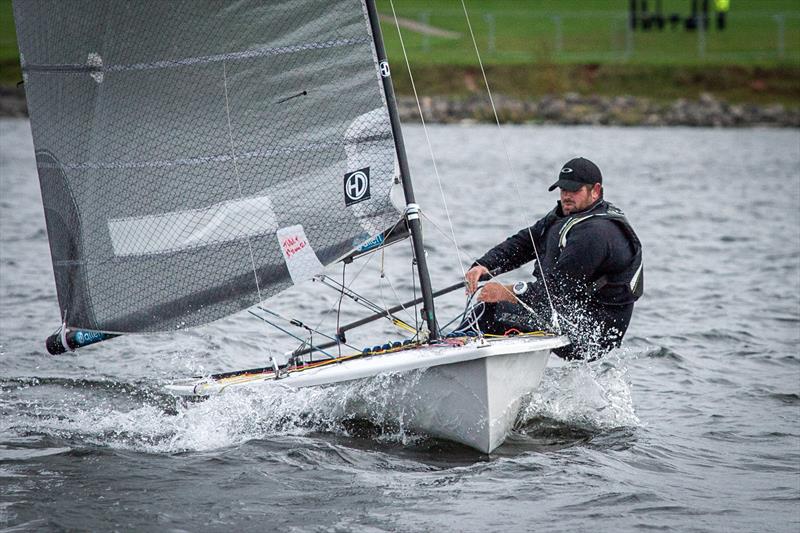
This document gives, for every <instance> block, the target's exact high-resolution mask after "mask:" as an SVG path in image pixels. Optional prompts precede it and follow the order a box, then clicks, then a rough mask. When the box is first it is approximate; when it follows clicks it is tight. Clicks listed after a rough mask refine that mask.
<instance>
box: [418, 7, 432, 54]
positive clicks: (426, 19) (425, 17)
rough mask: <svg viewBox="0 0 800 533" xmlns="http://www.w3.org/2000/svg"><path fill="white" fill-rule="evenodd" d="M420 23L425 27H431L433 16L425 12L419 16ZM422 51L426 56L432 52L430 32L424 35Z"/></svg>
mask: <svg viewBox="0 0 800 533" xmlns="http://www.w3.org/2000/svg"><path fill="white" fill-rule="evenodd" d="M419 21H420V22H421V23H422V25H423V26H430V23H431V14H430V13H429V12H427V11H423V12H422V13H420V14H419ZM422 51H423V52H425V53H426V54H427V53H428V52H430V51H431V36H430V34H429V33H428V32H423V33H422Z"/></svg>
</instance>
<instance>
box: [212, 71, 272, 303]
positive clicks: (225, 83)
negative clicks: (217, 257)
mask: <svg viewBox="0 0 800 533" xmlns="http://www.w3.org/2000/svg"><path fill="white" fill-rule="evenodd" d="M222 85H223V87H224V89H225V117H226V118H227V120H228V138H229V140H230V143H231V157H232V158H233V175H234V176H236V186H237V187H238V189H239V197H240V198H243V197H244V193H243V192H242V180H241V178H240V177H239V162H238V159H237V157H236V146H235V144H234V142H233V127H232V126H231V105H230V100H229V99H228V67H227V64H226V62H225V61H223V62H222ZM247 249H248V250H250V265H251V266H252V267H253V277H254V278H255V280H256V291H258V301H259V302H262V301H264V298H262V296H261V286H260V285H259V283H258V271H257V270H256V258H255V254H253V245H252V244H250V237H249V236H248V237H247Z"/></svg>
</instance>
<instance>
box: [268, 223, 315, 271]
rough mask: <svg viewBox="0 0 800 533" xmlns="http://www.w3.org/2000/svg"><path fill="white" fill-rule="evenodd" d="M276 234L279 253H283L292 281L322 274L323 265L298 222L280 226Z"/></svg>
mask: <svg viewBox="0 0 800 533" xmlns="http://www.w3.org/2000/svg"><path fill="white" fill-rule="evenodd" d="M276 235H277V236H278V244H279V245H280V247H281V253H283V260H284V261H286V266H287V267H288V268H289V275H290V276H292V283H294V284H295V285H297V284H298V283H300V282H303V281H308V280H310V279H311V278H313V277H314V276H316V275H318V274H322V272H323V270H324V268H325V267H323V266H322V263H321V262H320V260H319V258H318V257H317V254H316V252H314V249H313V248H312V247H311V243H310V242H309V240H308V237H306V232H305V231H304V230H303V226H301V225H299V224H298V225H296V226H289V227H286V228H281V229H279V230H278V231H277V232H276Z"/></svg>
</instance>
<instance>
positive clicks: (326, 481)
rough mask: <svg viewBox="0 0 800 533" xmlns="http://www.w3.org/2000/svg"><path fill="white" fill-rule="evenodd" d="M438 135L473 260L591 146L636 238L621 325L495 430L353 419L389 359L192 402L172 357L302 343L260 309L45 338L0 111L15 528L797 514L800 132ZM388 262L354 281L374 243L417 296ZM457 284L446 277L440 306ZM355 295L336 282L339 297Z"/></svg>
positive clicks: (312, 310) (309, 294) (23, 173)
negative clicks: (488, 448)
mask: <svg viewBox="0 0 800 533" xmlns="http://www.w3.org/2000/svg"><path fill="white" fill-rule="evenodd" d="M405 133H406V140H407V145H408V150H409V154H410V158H411V167H412V173H413V175H414V176H415V186H416V189H417V195H418V201H419V203H420V204H421V205H422V207H423V209H424V210H425V212H426V214H427V216H428V217H429V220H428V221H426V225H425V232H426V237H427V243H428V244H427V248H428V251H429V262H430V264H431V269H432V271H433V283H434V287H443V286H445V285H449V284H451V283H453V282H455V281H456V280H457V279H458V278H459V276H460V275H461V267H460V266H459V261H458V258H457V255H456V253H455V251H454V248H453V246H452V244H451V243H450V241H449V239H448V238H447V235H449V232H450V229H449V225H448V222H447V216H446V213H445V210H444V208H443V202H442V197H441V194H440V190H439V185H438V183H437V180H436V177H435V172H434V167H433V165H432V159H431V155H430V152H429V150H428V147H427V144H426V141H425V135H424V134H423V130H422V129H421V128H420V127H414V126H410V127H407V128H405ZM430 137H431V141H432V145H433V154H434V155H435V157H436V168H438V172H439V174H440V177H441V180H442V187H443V189H444V190H445V192H446V199H447V206H448V208H449V214H450V217H451V219H452V221H453V223H454V226H455V236H456V240H457V242H458V245H459V247H460V249H461V252H462V254H463V256H464V257H465V261H468V260H469V259H468V258H474V257H477V256H479V255H481V254H482V253H483V252H484V251H485V250H486V249H488V248H489V247H490V246H492V245H494V244H495V243H497V242H499V241H500V240H501V239H503V238H505V237H506V236H507V235H509V234H511V233H512V232H516V231H517V230H518V229H520V228H521V227H523V226H525V225H526V224H529V223H531V222H532V221H533V220H534V219H535V218H538V217H539V216H541V215H543V214H544V213H545V212H546V211H547V210H549V209H550V208H551V207H552V204H553V203H554V201H555V199H556V197H555V193H548V192H547V186H548V185H550V183H552V182H553V181H554V179H555V176H556V174H557V172H558V170H559V169H560V166H561V164H562V163H563V162H564V161H567V160H568V159H570V158H572V157H573V156H576V155H584V156H586V157H589V158H590V159H593V160H594V161H596V162H597V163H598V164H599V165H600V167H601V169H602V170H603V174H604V177H605V187H606V196H607V198H608V199H609V200H611V201H612V202H614V203H615V204H616V205H618V206H619V207H621V208H623V209H624V210H625V211H626V213H627V214H628V216H629V218H630V220H631V221H632V223H633V225H634V227H635V228H636V229H637V231H638V233H639V235H640V237H641V239H642V241H643V242H644V246H645V264H646V272H647V273H646V287H645V289H646V294H645V297H644V299H643V300H641V301H640V303H639V304H637V307H636V311H635V313H634V317H633V320H632V323H631V327H630V329H629V331H628V335H627V337H626V342H625V345H624V346H623V348H622V349H620V350H617V351H616V352H614V353H612V354H611V355H610V356H609V357H607V358H606V360H605V361H603V362H599V363H592V364H576V365H570V366H565V367H560V368H550V369H548V371H547V373H546V375H545V378H544V380H543V383H542V385H541V386H540V388H539V389H538V390H537V392H536V393H535V394H534V395H533V396H532V397H530V398H529V399H527V400H526V402H525V403H524V406H523V410H522V412H521V413H520V419H519V425H518V428H517V429H516V431H515V433H514V434H513V435H512V436H511V437H510V438H509V439H508V441H507V442H506V443H505V444H504V445H503V446H501V447H500V448H499V449H498V450H497V451H496V452H495V453H493V454H491V455H489V456H487V455H482V454H479V453H477V452H474V451H472V450H469V449H466V448H463V447H461V446H458V445H455V444H450V443H447V442H442V441H437V440H434V439H430V438H427V437H425V436H424V435H414V434H410V433H408V432H406V431H404V430H403V429H402V428H401V427H398V426H397V425H396V424H393V423H392V420H391V419H390V418H391V417H390V416H389V415H387V416H385V417H384V420H381V421H380V422H382V423H381V424H380V425H376V424H367V423H365V422H358V421H353V420H351V419H350V418H349V417H348V416H347V412H346V409H345V408H343V406H344V405H346V401H347V399H348V398H349V397H351V396H352V395H354V394H356V395H361V396H362V397H364V396H366V397H368V398H369V401H371V402H374V404H375V411H376V412H380V407H381V405H382V402H386V400H388V399H389V398H390V397H391V395H392V391H391V390H384V389H383V388H382V387H381V386H380V383H367V384H364V385H342V386H339V387H334V388H330V389H325V390H321V391H320V390H311V391H309V390H306V391H300V392H296V393H286V394H282V395H278V394H276V393H274V392H265V391H251V392H246V393H236V394H229V395H223V396H220V397H217V398H214V399H211V400H208V401H204V402H198V403H182V402H178V401H176V400H175V399H174V398H172V397H170V396H168V395H166V394H164V393H163V391H162V389H161V385H162V384H163V383H164V382H165V381H166V380H168V379H170V378H173V377H179V376H188V375H194V374H196V373H199V372H209V371H222V370H231V369H238V368H246V367H252V366H261V365H263V364H264V363H265V361H266V358H267V357H268V356H269V354H270V353H271V351H273V350H274V351H275V352H282V351H284V350H287V349H291V348H293V347H294V346H295V344H294V341H292V340H291V339H290V338H288V337H286V336H285V335H283V334H280V333H278V332H276V331H274V330H270V329H268V328H267V327H266V326H265V325H264V324H262V323H261V322H259V321H258V320H256V319H255V318H253V317H251V316H250V315H248V314H246V313H243V314H240V315H237V316H234V317H231V318H228V319H225V320H222V321H219V322H216V323H214V324H211V325H208V326H205V327H202V328H198V329H195V330H190V331H181V332H176V333H175V334H169V335H167V334H163V335H149V336H136V337H133V336H132V337H124V338H119V339H115V340H113V341H109V342H106V343H104V344H100V345H98V346H96V347H93V348H88V349H85V350H83V351H81V352H79V353H77V354H74V355H68V356H61V357H56V358H53V357H49V356H47V355H46V354H45V353H44V345H43V340H44V338H45V337H46V336H47V335H49V334H50V333H52V332H53V331H54V330H55V329H56V328H57V327H58V324H59V313H58V308H57V304H56V298H55V289H54V282H53V274H52V267H51V264H50V254H49V248H48V244H47V237H46V233H45V229H44V227H45V226H44V217H43V210H42V207H41V203H40V193H39V189H38V179H37V176H36V169H35V164H34V158H33V147H32V142H31V139H30V130H29V126H28V123H27V122H26V121H24V120H0V180H1V181H0V528H8V530H13V531H27V530H36V531H61V530H73V529H79V530H151V531H156V530H158V531H161V530H163V531H229V530H231V529H236V530H241V531H262V530H280V531H351V530H358V531H478V532H485V531H525V530H528V531H533V530H552V531H586V530H594V531H618V530H652V529H663V530H680V531H792V532H796V531H798V528H800V505H799V504H800V354H799V353H798V350H800V348H798V346H799V345H800V209H798V206H800V132H798V131H797V130H761V129H746V130H706V129H646V128H635V129H617V128H589V127H586V128H575V127H534V126H524V127H523V126H521V127H508V128H504V129H503V130H502V131H501V132H498V130H497V128H496V127H492V126H439V127H432V128H430ZM506 154H508V155H506ZM434 223H435V224H436V227H434ZM437 227H438V228H440V229H441V233H440V231H439V229H437ZM383 263H384V273H385V277H384V278H381V277H380V270H381V257H380V256H379V255H376V256H373V258H372V259H370V260H369V262H365V261H361V262H360V263H359V264H356V265H354V266H352V267H350V268H349V269H348V272H347V276H348V282H349V281H350V280H352V279H353V278H354V277H355V276H356V274H357V273H359V270H360V269H362V267H363V271H360V273H359V274H358V279H356V280H355V284H354V287H356V289H357V290H358V291H359V292H363V293H365V294H369V295H371V296H373V297H374V298H376V299H378V300H379V301H384V300H385V301H386V302H387V303H388V304H389V305H392V304H393V303H395V302H396V301H397V296H395V292H396V293H397V294H398V295H399V297H400V298H402V299H407V298H410V297H411V294H412V290H413V287H412V284H411V279H410V274H411V267H410V262H409V249H408V244H407V243H403V244H399V245H397V246H396V247H395V248H393V249H392V250H390V251H389V252H388V253H387V254H386V257H385V259H384V262H383ZM364 265H366V266H364ZM331 272H332V273H335V274H336V275H340V273H341V271H340V270H337V269H336V268H334V269H332V270H331ZM527 276H528V272H527V270H525V269H522V270H520V271H518V272H515V273H512V274H508V275H506V276H505V278H506V279H526V278H527ZM284 296H285V297H284V298H279V299H277V300H275V301H271V302H269V303H268V305H269V306H270V308H272V309H275V310H277V311H279V312H281V313H283V314H285V315H289V316H296V317H299V318H301V319H304V320H306V321H308V322H310V323H312V324H316V323H320V324H321V328H322V329H323V330H325V331H331V330H333V329H334V328H335V321H336V317H335V313H331V312H329V310H330V309H331V308H332V307H335V304H336V303H337V298H336V294H334V293H332V292H331V291H327V292H326V290H325V289H322V288H320V287H319V286H317V285H315V284H312V285H310V286H299V287H295V288H293V289H291V290H290V291H287V293H285V295H284ZM463 304H464V297H463V295H461V294H453V295H451V296H450V297H449V298H445V299H443V300H442V301H441V302H440V303H439V307H438V309H439V316H440V317H452V316H455V314H456V313H458V312H459V311H460V309H461V307H462V306H463ZM358 316H361V312H360V310H359V309H358V307H357V306H356V305H355V304H349V303H348V302H345V303H344V304H343V310H342V320H350V319H352V318H356V317H358ZM376 337H377V338H379V339H397V338H399V333H398V332H397V331H395V330H393V328H392V326H391V325H388V323H387V324H384V323H374V324H373V325H372V326H371V327H369V328H366V329H365V330H364V332H362V333H361V337H358V336H356V335H354V336H353V338H354V339H355V340H356V342H362V341H361V340H360V339H363V343H364V344H365V345H367V344H375V342H374V339H375V338H376ZM359 387H362V388H361V389H359ZM363 387H367V389H363ZM365 390H366V393H365ZM386 418H389V419H388V420H387V419H386ZM373 422H376V421H373Z"/></svg>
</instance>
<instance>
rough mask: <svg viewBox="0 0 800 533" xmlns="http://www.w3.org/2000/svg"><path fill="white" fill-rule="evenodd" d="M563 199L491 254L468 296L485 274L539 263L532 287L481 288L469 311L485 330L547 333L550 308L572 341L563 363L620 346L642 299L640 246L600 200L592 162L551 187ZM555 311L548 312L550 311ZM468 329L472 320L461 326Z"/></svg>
mask: <svg viewBox="0 0 800 533" xmlns="http://www.w3.org/2000/svg"><path fill="white" fill-rule="evenodd" d="M557 187H558V188H559V189H560V190H561V200H560V201H559V202H557V204H556V207H555V208H554V209H553V210H552V211H551V212H550V213H548V214H547V216H545V217H544V218H542V219H541V220H539V221H538V222H536V224H534V225H533V226H531V227H530V228H525V229H523V230H522V231H520V232H519V233H517V234H516V235H512V236H511V237H509V238H508V239H506V240H505V242H502V243H500V244H498V245H497V246H495V247H494V248H492V249H491V250H489V251H488V252H487V253H486V254H485V255H484V256H483V257H481V258H480V259H478V260H477V261H476V262H475V263H474V264H473V266H472V268H470V270H469V271H468V272H467V274H466V280H467V292H468V293H469V294H472V293H474V292H475V290H476V289H477V284H478V280H479V279H480V277H481V276H483V275H486V274H488V273H489V271H493V272H494V273H495V274H499V273H503V272H509V271H511V270H514V269H516V268H519V267H520V266H522V265H524V264H526V263H528V262H530V261H533V260H535V259H537V256H538V261H537V265H536V267H535V269H534V271H533V275H534V276H535V277H537V278H538V279H537V281H536V282H530V283H525V282H518V283H516V284H514V285H502V284H500V283H497V282H489V283H486V284H485V285H484V286H483V288H482V289H481V292H480V294H479V295H478V301H479V304H478V305H476V306H475V308H473V310H472V315H473V317H474V318H473V323H472V327H474V326H475V324H474V321H477V326H478V329H480V330H481V331H482V332H483V333H492V334H497V335H502V334H504V333H506V332H508V331H510V330H517V331H526V330H527V331H532V330H537V329H552V326H553V322H552V320H551V319H552V310H555V312H556V313H557V314H558V321H559V324H560V326H561V328H563V330H564V332H565V333H566V334H567V335H568V336H569V337H570V340H571V341H572V344H571V345H570V346H566V347H564V348H559V349H558V350H556V354H558V355H559V356H561V357H564V358H566V359H584V358H588V359H595V358H597V357H600V356H602V355H603V354H605V353H606V352H608V351H609V350H611V349H612V348H614V347H617V346H619V344H620V343H621V342H622V337H623V336H624V335H625V331H626V330H627V328H628V324H629V323H630V319H631V314H632V313H633V304H634V302H635V301H636V300H637V299H639V297H640V296H641V294H642V290H643V284H644V279H643V276H642V245H641V242H640V241H639V238H638V237H637V236H636V233H635V232H634V231H633V228H632V227H631V225H630V224H629V223H628V221H627V219H626V218H625V215H624V214H623V213H622V211H620V210H619V209H617V208H616V207H614V206H613V205H611V204H610V203H608V202H606V201H605V200H604V199H603V177H602V175H601V173H600V169H599V168H597V165H595V164H594V163H592V162H591V161H589V160H588V159H584V158H582V157H578V158H575V159H572V160H570V161H568V162H567V163H566V164H564V166H563V167H562V168H561V171H560V172H559V175H558V180H557V181H556V182H555V183H554V184H553V185H552V186H551V187H550V189H549V190H550V191H552V190H554V189H555V188H557ZM551 306H552V307H551ZM465 325H466V326H467V327H469V320H466V321H465V324H462V326H460V327H459V329H464V327H463V326H465Z"/></svg>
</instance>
